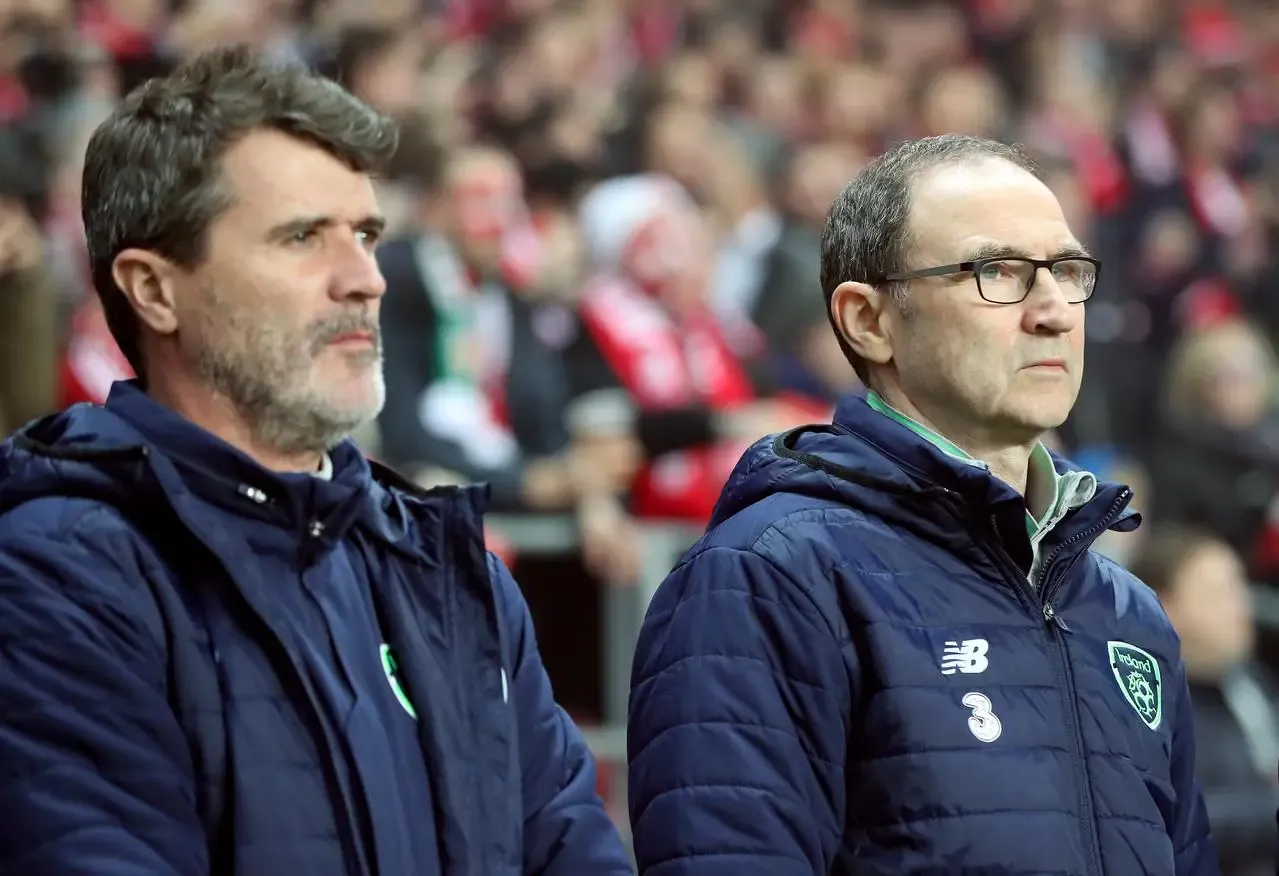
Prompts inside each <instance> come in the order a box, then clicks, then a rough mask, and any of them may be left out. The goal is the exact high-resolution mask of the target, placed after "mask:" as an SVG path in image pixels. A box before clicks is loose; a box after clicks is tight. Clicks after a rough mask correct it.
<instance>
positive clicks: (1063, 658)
mask: <svg viewBox="0 0 1279 876" xmlns="http://www.w3.org/2000/svg"><path fill="white" fill-rule="evenodd" d="M1130 496H1131V493H1130V492H1129V491H1128V490H1124V491H1123V492H1121V493H1120V494H1119V496H1118V497H1117V498H1116V499H1115V501H1114V503H1113V504H1112V505H1111V506H1110V508H1109V509H1107V511H1106V513H1105V515H1103V516H1102V518H1101V520H1099V521H1098V522H1097V523H1095V524H1093V525H1092V526H1090V527H1089V528H1088V529H1085V530H1083V531H1082V532H1077V533H1075V534H1074V535H1072V536H1071V537H1070V538H1068V539H1066V540H1065V541H1063V542H1062V543H1061V544H1059V545H1057V546H1056V547H1055V548H1053V550H1052V553H1050V554H1049V555H1048V556H1047V557H1045V558H1044V563H1043V566H1042V567H1041V568H1042V569H1043V571H1042V572H1041V573H1040V575H1039V589H1040V593H1042V594H1043V611H1044V622H1045V623H1044V629H1045V630H1046V631H1047V634H1048V640H1049V642H1051V644H1052V646H1053V652H1054V654H1055V655H1056V657H1057V661H1056V662H1057V667H1056V668H1057V673H1058V680H1059V685H1060V686H1059V688H1058V689H1059V690H1060V691H1061V695H1062V701H1063V705H1064V706H1065V708H1066V712H1065V714H1066V723H1067V732H1069V734H1070V737H1071V740H1072V742H1073V743H1074V757H1073V758H1072V760H1073V762H1074V767H1075V786H1076V787H1077V788H1078V789H1079V826H1080V829H1081V831H1082V833H1083V837H1084V848H1085V850H1086V851H1087V854H1088V872H1089V873H1095V874H1097V876H1102V869H1101V839H1100V837H1098V835H1097V813H1096V808H1095V807H1094V805H1093V797H1092V780H1091V779H1089V777H1088V751H1087V749H1086V747H1085V746H1084V735H1083V733H1082V732H1081V731H1080V729H1079V727H1080V719H1079V700H1078V697H1077V695H1076V691H1075V672H1074V667H1072V666H1071V665H1070V658H1069V656H1068V655H1067V653H1066V639H1065V636H1066V634H1067V633H1070V632H1071V629H1070V627H1069V626H1067V625H1066V622H1065V621H1064V620H1062V619H1061V617H1060V616H1058V614H1057V611H1056V609H1055V608H1054V607H1053V602H1052V599H1053V596H1054V595H1056V592H1057V590H1058V589H1060V587H1061V584H1062V582H1063V581H1065V580H1066V579H1067V578H1068V577H1070V572H1071V570H1072V569H1074V568H1075V564H1076V563H1077V562H1079V558H1080V557H1082V556H1083V551H1077V552H1076V553H1075V555H1074V557H1072V558H1071V560H1070V563H1069V564H1068V565H1067V566H1066V568H1065V569H1063V570H1062V573H1061V574H1060V575H1053V574H1052V571H1053V561H1054V560H1055V559H1056V558H1057V556H1058V555H1059V554H1061V553H1062V551H1064V550H1066V548H1067V547H1069V546H1070V545H1071V544H1075V543H1077V542H1080V541H1083V540H1084V539H1092V538H1096V537H1097V536H1098V535H1100V534H1101V533H1103V532H1105V531H1106V529H1107V528H1109V526H1110V525H1111V524H1112V523H1114V522H1115V520H1116V519H1117V518H1118V517H1119V514H1120V512H1121V510H1122V509H1123V507H1124V505H1125V504H1126V503H1127V501H1128V499H1129V498H1130Z"/></svg>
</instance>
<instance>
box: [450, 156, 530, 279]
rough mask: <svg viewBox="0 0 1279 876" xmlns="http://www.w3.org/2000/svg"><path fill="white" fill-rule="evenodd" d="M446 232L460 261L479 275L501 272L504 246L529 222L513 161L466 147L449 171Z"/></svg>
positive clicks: (520, 184) (491, 274)
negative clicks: (509, 238)
mask: <svg viewBox="0 0 1279 876" xmlns="http://www.w3.org/2000/svg"><path fill="white" fill-rule="evenodd" d="M446 199H447V205H446V206H447V212H448V223H447V224H448V228H449V231H450V232H451V236H452V238H453V242H454V244H455V245H456V246H457V248H458V251H459V252H460V253H461V255H462V258H463V260H464V261H466V262H467V263H468V264H469V265H470V266H471V267H474V268H476V269H478V270H479V271H480V272H481V273H484V274H486V275H489V276H496V275H497V274H499V273H500V270H501V264H502V256H503V251H504V243H505V241H506V240H507V239H508V235H509V234H511V232H512V231H514V230H515V229H517V228H518V227H519V226H521V225H523V224H524V223H525V221H526V219H527V207H526V205H525V202H524V194H523V181H522V179H521V177H520V172H519V168H518V167H516V165H515V162H514V161H513V160H512V159H511V158H510V156H508V155H506V154H505V153H503V152H499V151H497V150H492V149H466V150H463V151H462V152H461V153H460V154H459V155H457V156H456V157H455V158H454V159H453V161H452V163H451V166H450V168H449V172H448V179H447V184H446Z"/></svg>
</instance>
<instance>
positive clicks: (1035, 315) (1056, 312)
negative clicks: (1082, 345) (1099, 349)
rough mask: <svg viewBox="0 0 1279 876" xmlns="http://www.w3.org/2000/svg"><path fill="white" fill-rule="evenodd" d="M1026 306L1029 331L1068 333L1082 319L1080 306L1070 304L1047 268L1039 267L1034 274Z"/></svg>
mask: <svg viewBox="0 0 1279 876" xmlns="http://www.w3.org/2000/svg"><path fill="white" fill-rule="evenodd" d="M1026 304H1027V307H1026V318H1027V321H1028V322H1029V325H1028V326H1027V328H1028V330H1029V331H1032V332H1036V333H1038V332H1050V333H1052V334H1067V333H1068V332H1071V331H1073V330H1074V329H1075V328H1076V327H1077V326H1078V325H1079V322H1080V320H1081V319H1083V310H1084V309H1083V307H1082V306H1081V305H1080V304H1077V303H1076V304H1072V303H1071V302H1070V299H1069V297H1067V295H1066V290H1065V289H1063V288H1062V286H1061V284H1060V283H1058V282H1057V278H1056V277H1054V276H1053V273H1052V271H1050V270H1049V269H1048V268H1040V269H1039V270H1038V272H1037V273H1036V275H1035V285H1034V286H1033V287H1031V290H1030V295H1028V296H1026Z"/></svg>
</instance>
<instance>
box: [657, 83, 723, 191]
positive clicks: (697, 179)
mask: <svg viewBox="0 0 1279 876" xmlns="http://www.w3.org/2000/svg"><path fill="white" fill-rule="evenodd" d="M716 136H717V134H716V131H715V127H714V124H713V123H712V121H711V119H710V117H709V116H708V115H707V114H706V113H704V112H702V111H701V110H697V109H693V108H692V107H689V106H683V105H679V104H667V105H666V106H664V107H662V108H661V109H659V110H657V111H656V112H655V113H654V114H653V115H652V116H651V117H650V118H649V122H648V130H647V132H646V142H645V150H644V158H645V165H646V166H645V169H646V170H649V171H653V172H655V173H661V174H665V175H667V176H669V177H671V178H672V179H675V180H677V181H678V182H679V183H680V184H681V185H683V186H684V188H686V189H688V190H689V191H693V192H704V191H705V189H706V187H707V185H708V183H709V182H710V179H711V175H712V174H711V165H712V157H711V155H710V152H711V150H710V149H708V148H707V146H708V144H711V143H713V142H714V141H715V138H716Z"/></svg>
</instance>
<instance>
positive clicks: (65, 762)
mask: <svg viewBox="0 0 1279 876" xmlns="http://www.w3.org/2000/svg"><path fill="white" fill-rule="evenodd" d="M331 457H332V462H333V469H334V471H333V477H332V479H331V480H328V481H325V480H321V479H320V478H313V477H310V476H308V475H291V476H285V475H276V474H275V473H272V472H268V471H266V470H265V469H262V468H261V467H259V466H257V465H256V464H254V463H253V462H252V461H251V460H249V459H248V458H247V457H244V456H243V455H241V454H239V453H238V452H237V451H235V450H234V449H233V448H231V447H230V446H228V445H226V444H223V443H222V442H220V441H218V440H217V439H215V438H214V437H213V436H211V435H208V434H207V433H204V432H202V431H201V430H199V429H197V428H196V427H195V426H193V425H192V424H190V423H188V422H186V421H185V420H182V419H181V418H179V417H177V416H176V415H175V414H173V413H171V412H169V411H167V410H165V409H163V408H162V407H160V406H159V405H157V404H156V403H155V402H153V401H152V400H151V399H149V398H148V397H147V396H146V395H145V394H143V393H142V392H141V391H140V390H139V389H137V388H136V387H134V386H132V385H129V384H117V385H116V386H115V388H113V390H112V393H111V396H110V398H109V400H108V402H107V404H106V406H105V407H96V406H90V405H79V406H76V407H73V408H71V409H70V410H68V411H67V412H65V413H63V414H60V415H57V416H54V417H52V418H49V419H47V420H44V421H41V422H39V423H36V424H34V425H33V426H31V427H30V428H28V429H27V430H25V431H24V432H22V433H20V434H19V435H18V436H17V437H15V438H14V439H12V440H11V441H9V442H8V443H6V444H4V445H3V446H0V873H14V874H32V876H36V874H39V876H79V874H84V876H209V874H211V873H214V874H230V873H234V874H237V876H584V874H608V876H623V874H627V873H630V872H632V867H631V865H630V862H629V861H628V859H627V856H626V854H625V851H624V849H623V847H622V843H621V839H620V838H619V836H618V835H617V832H616V830H615V829H614V826H613V824H612V823H611V821H610V820H609V817H608V815H607V814H606V812H605V810H604V807H603V804H602V802H601V801H600V799H599V797H598V796H597V794H596V791H595V768H594V762H593V760H592V757H591V754H590V752H589V751H588V750H587V747H586V745H585V743H584V741H583V739H582V736H581V734H580V733H579V732H578V730H577V728H576V727H574V725H573V723H572V722H571V721H570V720H569V718H568V717H567V715H565V713H564V712H563V711H562V710H561V709H560V708H559V707H558V706H557V705H556V704H555V701H554V699H553V697H552V695H551V688H550V684H549V682H548V679H547V676H546V672H545V670H544V669H543V666H542V662H541V659H540V657H539V654H538V648H537V642H536V639H535V637H534V635H533V625H532V622H531V620H530V618H529V614H528V610H527V607H526V606H525V603H524V599H523V598H522V596H521V594H520V592H519V589H518V588H517V587H516V585H515V582H514V581H513V580H512V579H511V576H510V574H509V573H508V572H507V571H506V569H505V568H504V567H503V566H502V565H501V563H499V562H498V561H497V560H495V559H494V558H493V557H492V556H490V555H487V554H486V553H485V550H484V544H483V537H482V529H481V517H480V514H481V510H482V507H483V495H482V491H481V490H480V489H478V488H467V489H446V490H438V491H432V492H429V493H422V492H420V491H417V490H416V489H414V488H413V487H411V486H410V485H407V484H405V483H404V482H402V481H400V480H399V479H398V478H397V477H396V476H395V475H394V473H392V472H389V471H387V470H384V469H377V468H371V467H370V465H369V463H368V462H367V461H366V460H365V459H364V458H363V456H362V455H361V454H360V453H359V451H358V450H357V449H356V448H355V447H354V445H351V444H350V443H349V442H347V443H345V444H343V445H341V446H339V447H338V448H335V449H334V450H333V452H332V453H331ZM324 600H332V601H333V603H332V604H333V605H338V604H340V605H342V606H345V607H347V609H349V610H346V609H344V610H343V611H344V612H345V613H342V614H341V616H338V615H339V612H334V611H333V610H332V607H331V605H329V604H328V603H324V604H325V605H326V608H325V611H326V613H325V614H321V613H320V612H319V611H316V610H312V608H313V606H312V605H311V604H312V603H316V602H322V601H324ZM341 631H345V634H346V636H347V638H346V639H343V638H342V635H341ZM366 637H368V640H367V641H365V640H364V639H365V638H366ZM330 640H332V645H331V646H330V645H329V644H328V643H329V641H330ZM379 641H381V643H382V644H381V646H380V647H379ZM352 642H354V643H355V645H352ZM384 672H385V675H384ZM392 692H394V697H393V696H392ZM397 697H403V699H402V701H401V703H399V704H397V703H396V702H395V698H397ZM388 704H389V710H388V709H386V708H384V707H385V706H387V705H388ZM400 705H404V708H403V709H401V708H400ZM414 706H415V707H416V708H415V709H414V708H413V707H414ZM391 721H397V722H399V723H398V724H396V725H391V724H390V723H389V722H391ZM422 850H425V851H422ZM418 852H421V854H420V855H419V854H418Z"/></svg>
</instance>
